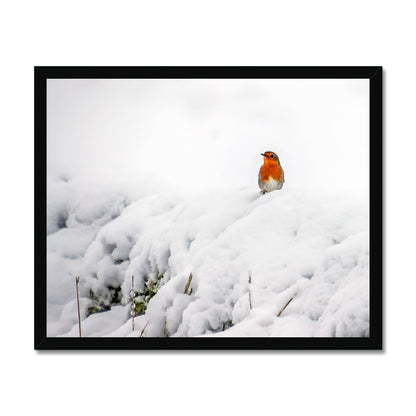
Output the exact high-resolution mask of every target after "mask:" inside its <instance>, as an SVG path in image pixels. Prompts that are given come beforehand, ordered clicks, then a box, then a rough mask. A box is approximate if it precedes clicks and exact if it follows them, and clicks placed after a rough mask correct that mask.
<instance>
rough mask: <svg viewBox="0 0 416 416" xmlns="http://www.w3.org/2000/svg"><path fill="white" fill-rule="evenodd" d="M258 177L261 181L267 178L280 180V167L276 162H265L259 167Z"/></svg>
mask: <svg viewBox="0 0 416 416" xmlns="http://www.w3.org/2000/svg"><path fill="white" fill-rule="evenodd" d="M260 177H261V180H262V181H267V180H268V179H269V178H273V179H274V180H276V181H280V179H281V177H282V169H281V168H280V166H279V165H278V164H277V163H273V164H272V163H267V164H266V163H265V164H264V165H263V166H262V167H261V169H260Z"/></svg>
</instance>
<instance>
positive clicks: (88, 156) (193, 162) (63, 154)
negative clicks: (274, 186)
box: [47, 79, 369, 191]
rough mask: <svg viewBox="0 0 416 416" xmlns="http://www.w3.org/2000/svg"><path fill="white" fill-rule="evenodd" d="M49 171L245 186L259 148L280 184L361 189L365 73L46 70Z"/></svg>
mask: <svg viewBox="0 0 416 416" xmlns="http://www.w3.org/2000/svg"><path fill="white" fill-rule="evenodd" d="M47 87H48V95H47V100H48V101H47V109H48V113H47V120H48V129H47V145H48V154H47V155H48V173H49V174H65V175H81V176H83V177H85V178H88V179H91V178H92V179H95V178H99V179H100V180H101V181H104V182H105V180H107V179H109V178H110V177H112V178H115V177H118V178H120V179H123V178H129V180H133V181H135V180H136V179H137V181H138V182H141V181H143V180H144V181H150V182H151V183H153V182H157V183H159V184H164V185H166V187H167V188H170V187H172V186H180V187H182V188H184V189H194V188H200V187H202V188H218V187H243V186H252V187H253V189H256V190H257V174H258V170H259V167H260V165H261V164H262V157H261V156H260V153H262V152H264V151H266V150H272V151H274V152H276V153H277V154H278V155H279V157H280V161H281V163H282V166H283V169H284V170H285V177H286V184H285V186H286V187H290V188H315V187H318V188H325V189H334V190H335V189H343V188H355V189H358V190H363V191H367V190H368V177H369V176H368V169H369V149H368V146H369V121H368V118H369V111H368V110H369V82H368V80H366V79H361V80H346V79H345V80H343V79H341V80H339V79H338V80H336V79H333V80H331V79H327V80H314V79H301V80H294V79H293V80H292V79H277V80H271V79H267V80H257V79H254V80H253V79H243V80H234V79H231V80H230V79H220V80H213V79H202V80H201V79H186V80H172V79H171V80H153V79H145V80H133V79H131V80H98V79H97V80H60V79H53V80H48V85H47Z"/></svg>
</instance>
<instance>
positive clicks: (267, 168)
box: [259, 152, 285, 194]
mask: <svg viewBox="0 0 416 416" xmlns="http://www.w3.org/2000/svg"><path fill="white" fill-rule="evenodd" d="M261 155H262V156H263V158H264V163H263V165H262V167H261V168H260V171H259V187H260V189H261V190H262V192H263V194H265V193H266V192H271V191H274V190H276V189H282V186H283V184H284V182H285V174H284V172H283V169H282V166H281V165H280V161H279V157H278V156H277V154H276V153H274V152H264V153H261Z"/></svg>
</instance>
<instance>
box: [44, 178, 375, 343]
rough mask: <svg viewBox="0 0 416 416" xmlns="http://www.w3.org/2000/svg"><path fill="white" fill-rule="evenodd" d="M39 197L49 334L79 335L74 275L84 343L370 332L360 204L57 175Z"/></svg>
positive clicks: (364, 212)
mask: <svg viewBox="0 0 416 416" xmlns="http://www.w3.org/2000/svg"><path fill="white" fill-rule="evenodd" d="M50 191H52V192H49V194H48V195H49V200H48V336H77V334H78V323H77V314H76V310H75V306H76V305H75V276H76V275H79V276H81V282H80V283H81V285H80V292H81V306H82V327H83V335H84V336H114V337H115V336H121V337H126V336H148V337H164V336H170V337H191V336H230V337H234V336H235V337H237V336H238V337H240V336H256V337H268V336H271V337H305V336H306V337H314V336H318V337H363V336H364V337H366V336H369V236H368V207H367V204H366V203H363V202H362V200H358V199H357V200H355V199H354V198H350V197H340V196H334V195H332V196H328V195H323V194H319V193H312V192H310V191H302V190H295V189H289V188H283V190H281V191H275V192H272V193H269V194H266V195H261V194H260V193H259V192H257V191H253V190H252V189H247V188H243V189H234V190H228V191H225V190H221V191H218V192H216V193H215V194H213V193H208V192H207V193H206V194H204V193H200V194H197V195H195V194H194V195H184V194H177V193H174V192H165V193H164V194H163V195H162V194H150V193H147V194H142V195H139V196H137V195H135V196H134V197H132V196H131V195H130V196H129V195H128V194H126V193H123V192H119V191H118V190H114V189H113V190H108V189H105V190H102V191H101V192H100V191H99V190H98V189H96V190H95V192H93V193H87V192H82V191H79V190H78V188H77V187H76V186H71V181H65V180H57V181H52V182H51V187H50ZM191 273H192V278H191V279H190V274H191ZM132 276H134V280H135V290H136V293H137V294H140V299H142V300H143V304H142V305H141V306H140V307H141V308H142V309H140V314H139V315H138V316H136V318H135V331H134V332H132V330H131V320H130V302H131V295H130V289H131V281H132ZM188 283H190V284H189V285H188ZM187 286H189V287H188V290H187V292H186V293H185V288H187ZM144 299H145V300H144ZM94 308H95V309H94ZM97 312H101V313H97ZM143 329H144V330H143Z"/></svg>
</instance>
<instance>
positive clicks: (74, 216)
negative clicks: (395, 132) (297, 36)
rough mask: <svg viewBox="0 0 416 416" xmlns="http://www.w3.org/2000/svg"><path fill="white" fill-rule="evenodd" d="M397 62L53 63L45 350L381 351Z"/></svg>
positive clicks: (39, 316) (42, 179)
mask: <svg viewBox="0 0 416 416" xmlns="http://www.w3.org/2000/svg"><path fill="white" fill-rule="evenodd" d="M381 76H382V70H381V67H36V68H35V152H36V157H35V197H36V201H35V224H36V225H35V238H36V244H35V259H36V260H35V296H36V298H35V348H36V349H206V350H211V349H277V350H278V349H381V348H382V336H381V318H382V316H381V315H382V313H381V287H382V271H381V254H382V253H381V239H382V238H381V237H382V232H381V216H382V215H381V209H382V208H381V201H382V199H381V189H382V187H381V186H382V184H381V176H382V175H381V149H382V137H381Z"/></svg>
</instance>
